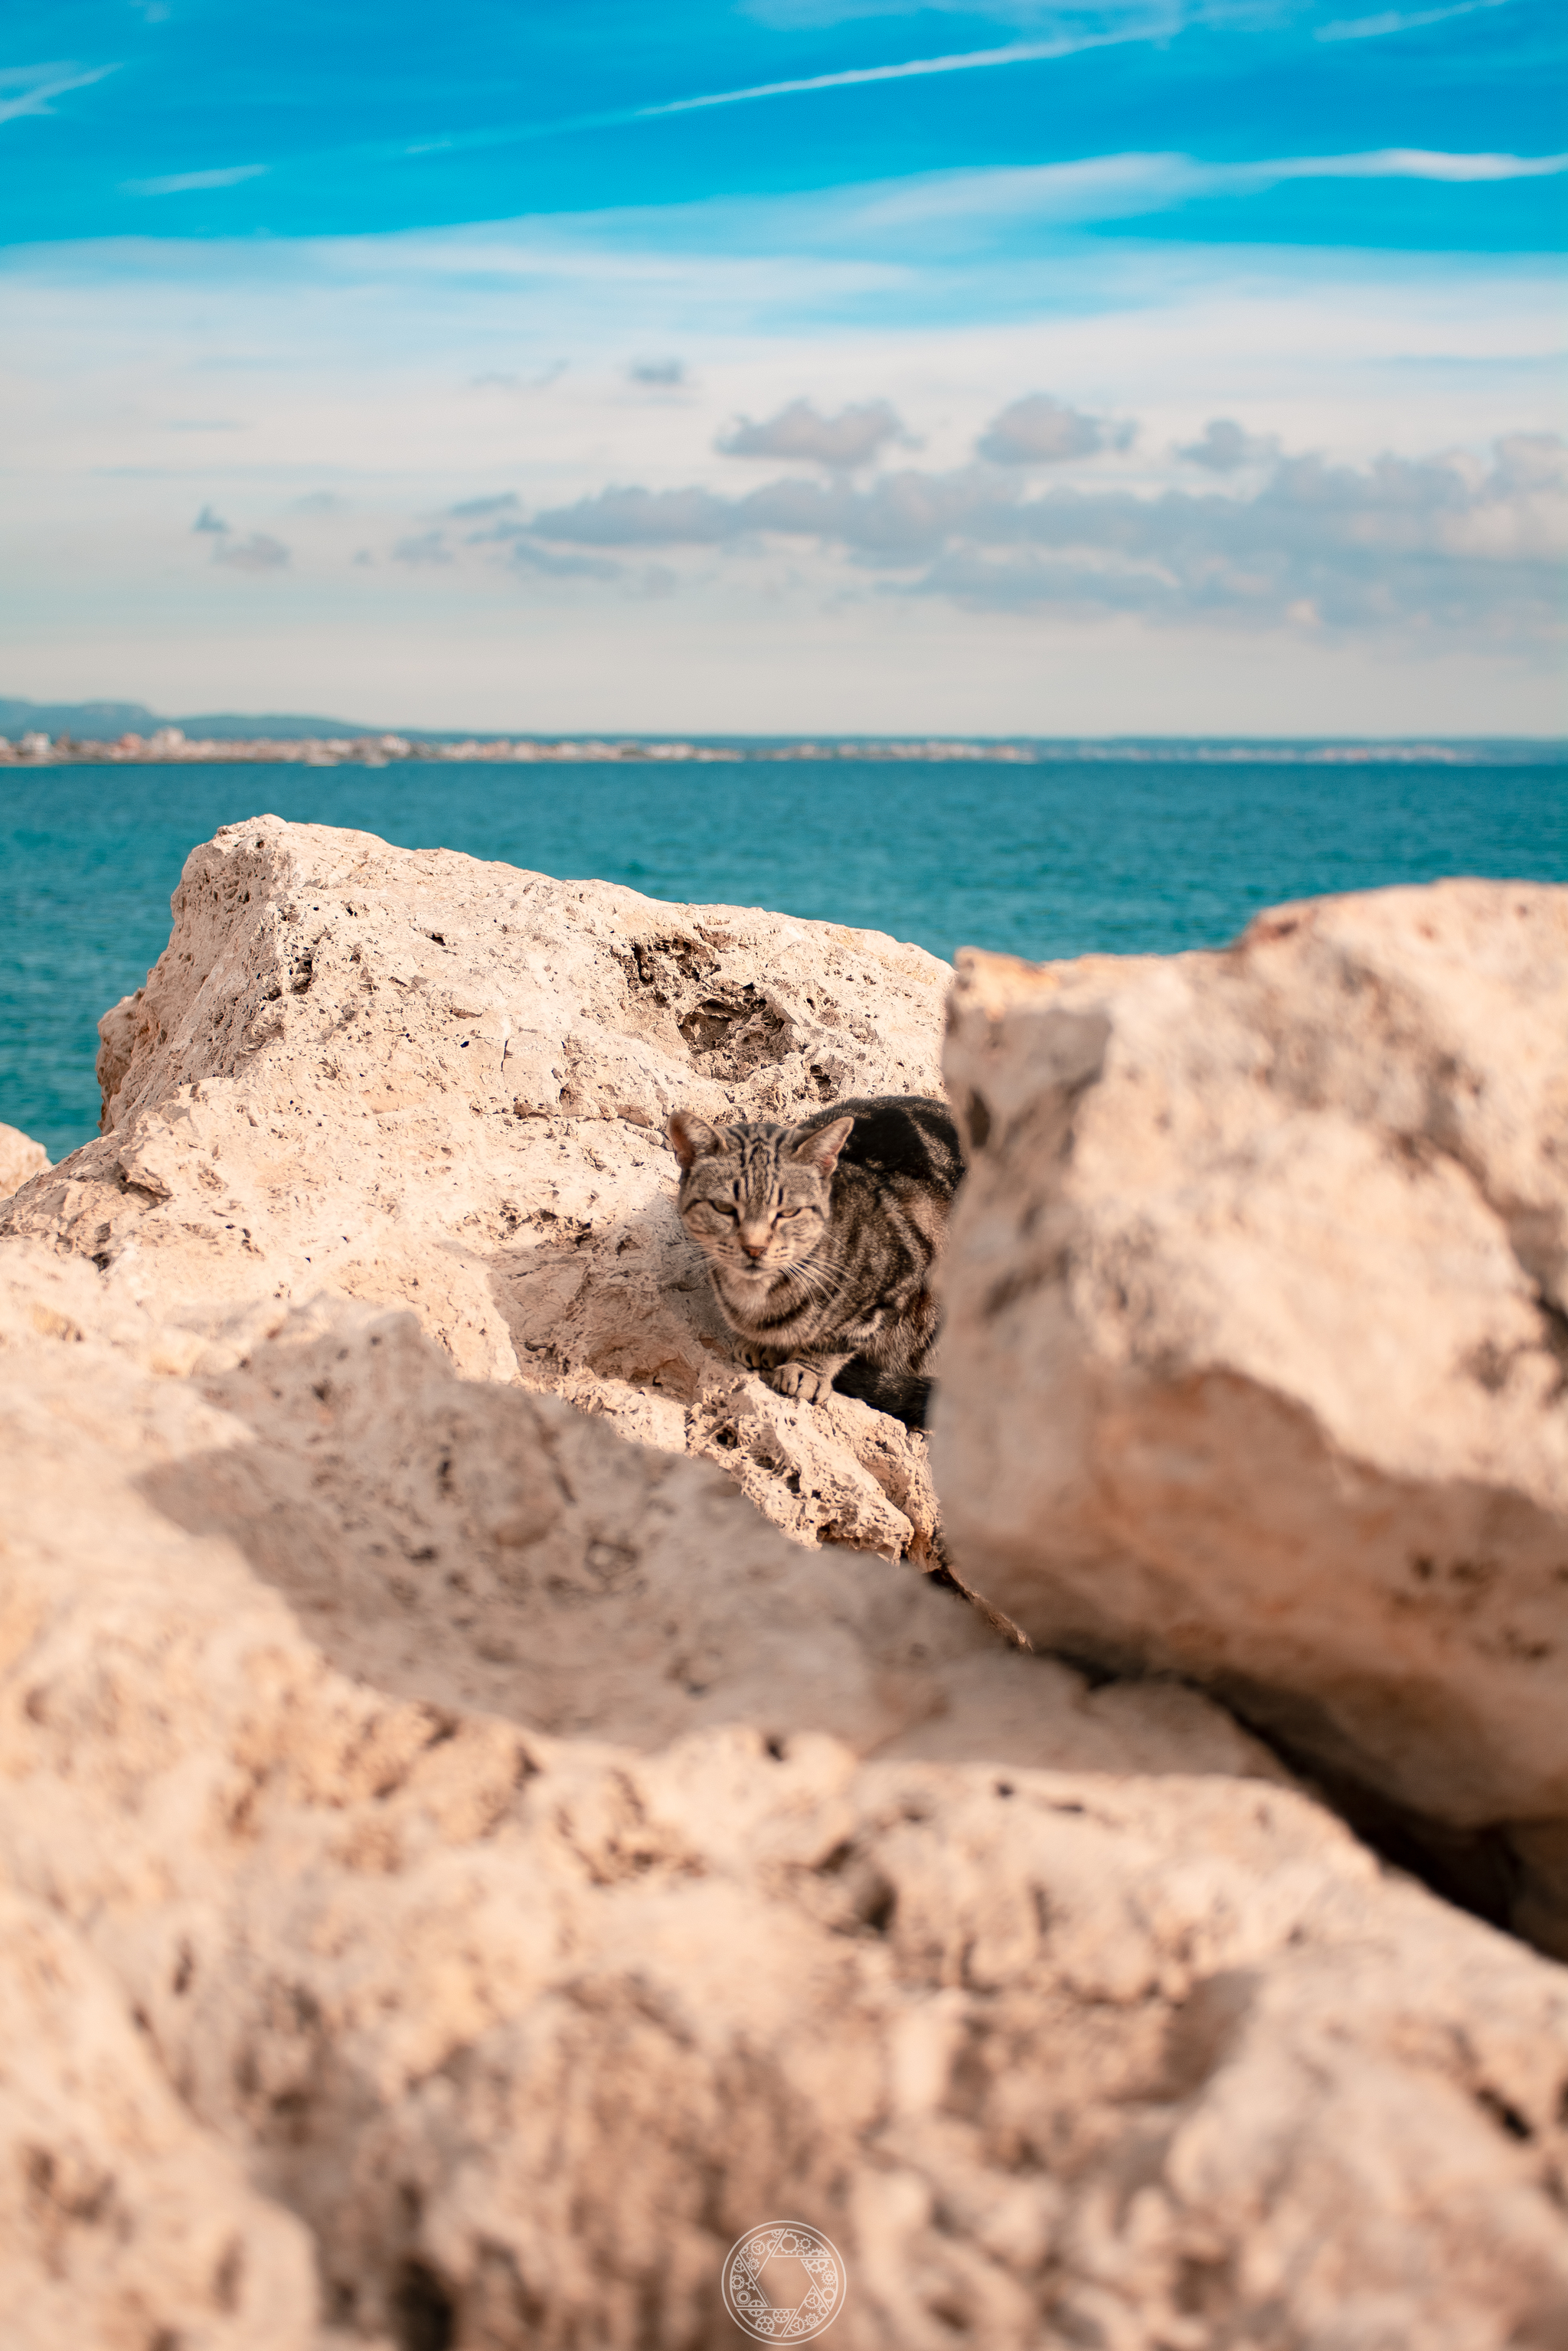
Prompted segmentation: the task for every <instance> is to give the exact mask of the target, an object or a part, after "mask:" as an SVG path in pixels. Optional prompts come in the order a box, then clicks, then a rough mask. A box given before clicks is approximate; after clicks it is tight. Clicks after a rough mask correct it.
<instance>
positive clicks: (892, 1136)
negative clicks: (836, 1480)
mask: <svg viewBox="0 0 1568 2351" xmlns="http://www.w3.org/2000/svg"><path fill="white" fill-rule="evenodd" d="M669 1136H670V1141H671V1143H672V1144H674V1151H675V1155H676V1157H677V1158H678V1159H679V1161H680V1163H681V1184H680V1194H679V1202H678V1205H679V1209H680V1215H681V1221H682V1223H683V1224H684V1225H685V1228H686V1231H687V1232H688V1233H689V1234H690V1236H691V1238H692V1239H693V1240H694V1241H695V1243H696V1244H697V1247H698V1248H699V1249H701V1250H702V1252H703V1255H704V1256H705V1257H706V1259H707V1264H708V1270H709V1272H710V1274H711V1275H712V1278H713V1286H714V1294H715V1296H716V1299H717V1301H718V1305H719V1311H720V1312H721V1313H722V1314H723V1316H724V1319H725V1321H726V1322H727V1323H728V1325H729V1327H730V1329H731V1331H733V1332H734V1333H735V1336H736V1340H737V1346H736V1354H737V1358H738V1360H739V1361H740V1362H741V1363H743V1364H747V1365H748V1366H749V1367H750V1368H751V1369H752V1370H754V1371H759V1372H761V1373H762V1374H763V1375H764V1377H765V1378H766V1379H767V1380H768V1383H769V1384H770V1385H771V1386H773V1387H775V1388H777V1389H778V1390H779V1393H780V1394H781V1395H795V1396H800V1398H801V1399H802V1400H803V1401H804V1402H806V1403H808V1404H815V1403H819V1402H821V1399H822V1398H823V1397H825V1396H827V1395H830V1394H831V1391H832V1390H833V1388H834V1387H835V1386H837V1387H838V1388H839V1390H840V1391H841V1393H843V1394H847V1395H859V1396H861V1397H862V1399H863V1401H864V1402H866V1403H867V1404H870V1405H875V1406H876V1407H877V1408H878V1409H880V1410H882V1411H884V1412H892V1413H894V1414H895V1415H896V1416H898V1418H900V1419H901V1420H904V1421H905V1422H907V1423H908V1424H909V1425H910V1426H914V1427H918V1426H921V1425H922V1423H923V1421H924V1419H925V1403H926V1399H927V1396H928V1395H929V1391H930V1381H929V1378H928V1377H927V1375H926V1370H925V1366H926V1364H927V1362H928V1359H929V1356H930V1353H931V1346H932V1342H933V1341H934V1339H935V1338H936V1301H935V1299H934V1297H933V1295H932V1290H931V1270H932V1267H933V1265H934V1264H935V1262H936V1257H937V1255H938V1253H939V1251H940V1249H941V1247H942V1243H943V1239H944V1237H945V1235H946V1226H947V1213H948V1210H949V1208H950V1207H951V1205H952V1200H953V1195H954V1192H955V1191H956V1188H957V1184H958V1178H959V1176H960V1175H961V1174H962V1172H963V1168H962V1162H961V1160H960V1157H959V1148H958V1134H957V1129H956V1127H955V1125H954V1123H953V1120H952V1118H951V1116H950V1115H949V1113H948V1111H947V1106H946V1103H945V1102H934V1101H932V1100H930V1099H929V1098H928V1097H927V1096H925V1095H924V1094H883V1095H880V1096H878V1097H876V1098H874V1099H869V1100H855V1101H850V1102H833V1103H831V1104H830V1105H829V1106H828V1107H827V1108H826V1109H825V1110H822V1111H820V1112H817V1113H815V1114H814V1115H813V1116H812V1117H810V1118H809V1119H807V1120H806V1121H805V1122H804V1123H802V1124H800V1125H799V1126H773V1125H766V1124H763V1123H744V1124H739V1125H735V1126H713V1125H710V1124H709V1123H708V1122H707V1121H706V1119H703V1118H699V1117H698V1116H697V1115H696V1114H695V1112H692V1111H676V1112H675V1113H674V1115H673V1116H672V1118H671V1120H670V1123H669Z"/></svg>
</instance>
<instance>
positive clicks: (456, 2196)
mask: <svg viewBox="0 0 1568 2351" xmlns="http://www.w3.org/2000/svg"><path fill="white" fill-rule="evenodd" d="M0 1337H3V1340H4V1345H3V1346H0V1447H4V1451H5V1458H6V1460H7V1462H8V1463H9V1464H11V1465H12V1470H11V1477H10V1495H9V1510H8V1515H7V1522H6V1530H5V1532H6V1552H5V1608H4V1612H3V1614H0V1639H3V1647H0V1758H3V1763H4V1770H3V1773H0V1865H3V1869H4V1875H5V1881H6V1887H7V1890H6V1892H5V1896H4V1917H3V1923H4V1926H5V1941H4V1945H3V1946H0V2015H3V2016H4V2018H5V2022H6V2026H7V2031H6V2033H5V2042H4V2048H3V2052H0V2148H4V2150H5V2160H4V2162H3V2163H0V2244H3V2245H4V2246H5V2254H6V2262H5V2269H6V2293H7V2338H6V2339H7V2342H8V2344H16V2346H18V2351H58V2346H61V2345H62V2344H65V2343H70V2344H73V2345H76V2344H80V2345H82V2346H88V2345H93V2346H97V2345H99V2344H103V2345H106V2346H108V2345H116V2346H118V2345H120V2344H122V2343H123V2344H127V2345H133V2346H138V2351H140V2347H141V2346H148V2345H152V2344H153V2343H164V2344H166V2343H169V2342H172V2341H178V2342H179V2343H180V2344H181V2345H182V2346H185V2345H190V2346H201V2351H220V2347H221V2351H242V2346H243V2351H251V2347H252V2346H257V2351H261V2346H265V2351H325V2346H326V2343H327V2341H328V2339H329V2338H328V2336H327V2335H324V2334H321V2333H320V2332H319V2327H320V2325H322V2324H323V2323H324V2322H329V2324H330V2326H331V2329H332V2332H331V2335H330V2341H331V2342H332V2344H334V2345H336V2346H347V2345H348V2344H350V2343H351V2342H365V2341H369V2342H372V2343H377V2344H380V2345H382V2346H389V2345H390V2346H397V2351H428V2346H431V2345H434V2344H440V2343H446V2344H452V2345H454V2346H459V2347H460V2351H537V2346H562V2351H564V2346H569V2345H583V2344H595V2345H602V2346H609V2351H622V2346H624V2351H633V2346H636V2351H707V2346H726V2345H736V2344H738V2343H739V2341H740V2339H741V2338H740V2337H739V2336H738V2335H737V2333H736V2331H735V2330H734V2328H733V2327H732V2326H731V2325H730V2322H729V2321H728V2320H727V2318H726V2317H725V2315H724V2314H723V2311H722V2309H721V2306H720V2304H719V2298H718V2283H719V2274H720V2265H721V2262H722V2259H723V2256H724V2253H725V2252H726V2250H727V2247H728V2245H729V2244H730V2243H731V2242H732V2241H734V2240H735V2239H736V2238H737V2237H738V2236H739V2235H740V2234H741V2233H742V2232H743V2231H745V2230H746V2229H747V2228H749V2227H751V2226H754V2225H756V2223H757V2221H758V2217H759V2216H762V2217H768V2216H772V2215H775V2214H779V2213H785V2214H787V2215H789V2216H791V2217H793V2218H796V2219H799V2220H806V2221H809V2222H811V2223H814V2224H815V2225H817V2226H818V2227H821V2228H822V2229H824V2230H825V2231H827V2232H828V2233H829V2234H830V2235H831V2237H832V2238H833V2240H834V2241H835V2242H836V2243H837V2244H838V2245H839V2247H840V2249H841V2252H842V2253H843V2255H844V2258H845V2261H846V2263H847V2266H848V2273H849V2278H850V2294H849V2300H848V2304H847V2306H846V2308H845V2310H844V2312H843V2314H842V2316H841V2318H840V2319H839V2321H838V2322H837V2324H836V2325H835V2328H834V2340H836V2341H841V2342H842V2343H843V2344H844V2345H845V2346H849V2351H873V2346H874V2351H936V2346H944V2347H945V2346H950V2345H951V2343H952V2342H953V2341H954V2340H955V2339H960V2340H968V2341H971V2342H975V2343H983V2344H985V2345H986V2346H988V2351H1015V2346H1016V2351H1026V2346H1037V2345H1039V2344H1040V2343H1044V2342H1062V2343H1071V2344H1082V2343H1099V2344H1103V2345H1106V2346H1129V2351H1131V2347H1132V2346H1145V2345H1155V2344H1158V2345H1161V2346H1173V2351H1207V2346H1220V2345H1223V2344H1234V2343H1240V2342H1259V2343H1261V2342H1265V2341H1267V2342H1270V2343H1272V2344H1279V2345H1281V2346H1302V2351H1305V2346H1321V2345H1335V2346H1337V2345H1341V2344H1343V2345H1347V2346H1349V2345H1354V2346H1368V2351H1370V2346H1387V2351H1394V2347H1395V2346H1399V2351H1406V2346H1410V2345H1413V2344H1416V2343H1419V2344H1420V2345H1421V2346H1423V2351H1481V2347H1482V2346H1485V2351H1492V2346H1496V2351H1502V2346H1516V2351H1549V2346H1555V2345H1558V2344H1561V2343H1562V2342H1563V2339H1564V2330H1565V2329H1568V2226H1565V2224H1564V2220H1563V2195H1564V2163H1565V2159H1568V2141H1565V2137H1564V2130H1563V2111H1564V2109H1563V2090H1564V2085H1568V1978H1565V1977H1564V1975H1563V1971H1562V1970H1560V1969H1557V1968H1555V1967H1553V1966H1552V1965H1551V1964H1550V1963H1548V1962H1546V1961H1544V1960H1542V1959H1537V1958H1535V1957H1533V1956H1532V1955H1531V1954H1530V1953H1529V1952H1527V1951H1525V1950H1523V1949H1521V1948H1520V1947H1518V1946H1517V1945H1513V1944H1511V1943H1510V1942H1508V1941H1507V1940H1506V1939H1505V1938H1502V1937H1500V1936H1499V1935H1497V1934H1496V1933H1494V1932H1493V1931H1492V1930H1490V1928H1485V1927H1483V1926H1480V1925H1479V1924H1477V1923H1476V1922H1475V1921H1473V1920H1471V1919H1469V1918H1466V1917H1462V1916H1460V1915H1458V1914H1457V1913H1455V1912H1452V1911H1450V1910H1448V1909H1447V1908H1446V1907H1444V1906H1443V1905H1441V1904H1440V1903H1438V1902H1437V1901H1436V1900H1435V1899H1434V1898H1433V1897H1432V1896H1429V1895H1427V1894H1426V1893H1424V1892H1423V1891H1421V1890H1420V1889H1419V1888H1418V1887H1416V1886H1414V1885H1412V1884H1410V1883H1408V1882H1404V1881H1399V1880H1396V1879H1393V1878H1390V1877H1389V1876H1386V1875H1385V1872H1384V1871H1383V1870H1382V1869H1381V1867H1380V1866H1379V1865H1378V1864H1377V1863H1376V1862H1375V1860H1374V1859H1373V1857H1372V1856H1371V1855H1369V1854H1368V1853H1367V1852H1366V1851H1365V1850H1364V1848H1363V1847H1362V1846H1360V1845H1359V1844H1356V1843H1355V1841H1354V1839H1353V1838H1352V1837H1351V1835H1350V1834H1349V1833H1348V1832H1347V1831H1346V1830H1344V1829H1343V1827H1342V1826H1341V1825H1340V1824H1339V1823H1337V1822H1335V1821H1334V1820H1333V1819H1332V1818H1331V1817H1330V1816H1329V1815H1328V1814H1327V1813H1324V1812H1323V1811H1322V1808H1321V1807H1319V1806H1317V1805H1315V1804H1313V1803H1312V1802H1310V1801H1308V1800H1307V1799H1306V1798H1304V1797H1302V1796H1301V1795H1299V1794H1297V1793H1295V1792H1293V1791H1292V1790H1291V1788H1289V1787H1288V1786H1286V1785H1283V1784H1281V1781H1280V1775H1279V1773H1278V1771H1277V1770H1276V1769H1275V1768H1274V1767H1273V1766H1272V1765H1271V1764H1270V1762H1269V1761H1268V1760H1267V1758H1265V1757H1264V1756H1263V1755H1262V1754H1261V1753H1260V1750H1256V1749H1252V1748H1249V1745H1248V1743H1247V1742H1246V1741H1245V1740H1243V1739H1242V1738H1241V1737H1240V1736H1239V1734H1238V1733H1237V1732H1236V1731H1235V1730H1234V1729H1232V1728H1231V1726H1230V1725H1229V1724H1228V1722H1226V1720H1225V1719H1224V1718H1223V1717H1221V1716H1219V1715H1218V1714H1217V1713H1215V1712H1214V1711H1213V1710H1212V1709H1210V1708H1207V1707H1206V1706H1205V1704H1204V1703H1203V1701H1202V1700H1200V1699H1198V1698H1194V1697H1191V1696H1189V1695H1185V1694H1182V1693H1179V1692H1176V1691H1166V1693H1164V1694H1163V1698H1162V1694H1161V1693H1160V1692H1158V1691H1155V1690H1146V1689H1136V1688H1134V1689H1123V1690H1120V1691H1118V1690H1116V1689H1114V1688H1108V1689H1103V1690H1101V1691H1099V1692H1097V1693H1094V1694H1091V1693H1090V1692H1089V1691H1088V1690H1087V1688H1086V1687H1085V1686H1084V1685H1083V1683H1082V1681H1081V1680H1080V1678H1079V1677H1077V1676H1075V1675H1073V1674H1071V1672H1069V1671H1068V1670H1067V1669H1065V1668H1063V1667H1058V1666H1052V1665H1050V1664H1048V1663H1047V1662H1045V1661H1043V1660H1040V1659H1038V1658H1031V1657H1028V1656H1020V1655H1019V1654H1018V1653H1017V1652H1016V1651H1012V1650H1009V1649H1008V1648H1006V1647H1004V1646H1001V1645H1000V1644H999V1643H997V1642H996V1641H994V1640H993V1639H992V1638H991V1637H990V1636H988V1635H987V1634H986V1633H985V1631H984V1628H983V1627H982V1626H980V1625H979V1624H978V1623H977V1619H976V1618H975V1616H974V1615H973V1614H972V1612H969V1611H967V1610H966V1609H965V1608H964V1607H963V1605H962V1604H961V1603H959V1602H958V1601H956V1599H954V1598H953V1597H952V1596H950V1595H948V1594H945V1593H940V1592H937V1591H935V1590H933V1589H932V1587H931V1586H930V1584H929V1583H927V1582H926V1581H925V1579H924V1578H921V1577H919V1576H917V1575H915V1574H913V1573H911V1572H910V1571H909V1569H908V1568H907V1567H900V1566H897V1565H895V1564H893V1563H890V1562H883V1561H882V1560H879V1559H876V1558H873V1557H868V1556H865V1555H863V1554H856V1553H853V1552H841V1551H839V1552H821V1553H812V1552H808V1551H806V1550H804V1549H803V1548H801V1547H800V1546H799V1545H797V1544H793V1543H790V1542H789V1541H786V1540H785V1539H784V1538H783V1537H782V1536H781V1535H780V1534H779V1532H778V1531H776V1530H774V1529H772V1528H770V1527H768V1525H766V1524H765V1523H764V1522H763V1521H762V1520H760V1519H758V1517H757V1515H756V1514H755V1512H754V1511H753V1510H752V1509H751V1507H750V1505H749V1504H748V1503H747V1501H746V1500H745V1499H743V1498H742V1497H741V1496H739V1495H737V1493H736V1492H735V1491H734V1490H733V1489H732V1488H730V1487H729V1486H727V1484H726V1483H725V1482H724V1480H723V1479H721V1478H720V1477H719V1476H718V1475H717V1474H716V1472H715V1471H714V1470H712V1469H711V1468H708V1467H706V1465H704V1464H700V1463H695V1462H682V1461H678V1460H672V1459H671V1458H669V1457H668V1456H660V1455H658V1454H655V1453H649V1452H646V1451H643V1450H640V1449H637V1448H633V1447H628V1446H627V1445H626V1444H625V1443H624V1442H623V1441H622V1440H621V1439H619V1438H618V1437H616V1436H615V1435H614V1433H613V1432H612V1429H610V1428H609V1427H608V1426H604V1425H602V1424H601V1423H596V1422H594V1421H593V1420H586V1419H584V1418H582V1417H581V1416H579V1415H577V1414H575V1413H573V1412H572V1411H571V1409H570V1407H569V1406H567V1405H564V1404H562V1403H561V1402H560V1401H559V1400H558V1399H556V1398H553V1397H539V1396H529V1395H524V1394H521V1393H519V1392H517V1390H516V1389H512V1390H509V1391H508V1390H505V1389H499V1388H495V1387H489V1388H486V1387H483V1386H476V1385H474V1384H465V1383H463V1382H460V1381H458V1380H457V1379H455V1377H454V1375H453V1374H452V1372H451V1370H450V1368H449V1366H448V1365H447V1364H445V1363H444V1360H443V1358H442V1357H441V1355H440V1354H439V1353H438V1352H437V1351H436V1350H435V1349H434V1347H433V1346H432V1345H431V1344H430V1343H428V1342H426V1341H424V1340H423V1339H422V1338H420V1337H419V1335H418V1334H417V1332H416V1331H415V1329H414V1328H413V1324H412V1322H411V1320H410V1319H409V1318H406V1317H401V1316H397V1315H385V1314H382V1315H377V1314H375V1313H373V1312H370V1311H366V1310H364V1309H362V1308H356V1307H351V1306H350V1307H347V1308H345V1307H342V1306H333V1305H332V1304H330V1303H329V1302H327V1301H321V1302H319V1303H318V1304H316V1305H314V1306H311V1307H308V1308H306V1309H303V1310H301V1309H298V1308H297V1309H292V1310H290V1309H286V1308H281V1307H279V1308H275V1309H273V1310H272V1311H270V1312H269V1313H266V1312H264V1313H262V1314H261V1315H259V1316H256V1315H241V1316H240V1317H238V1318H234V1319H230V1320H228V1321H227V1322H226V1323H225V1320H224V1318H223V1317H221V1316H214V1318H213V1321H212V1324H211V1327H210V1328H209V1330H208V1331H207V1332H199V1331H196V1330H195V1329H193V1327H190V1326H189V1325H187V1326H184V1327H171V1326H168V1325H163V1324H160V1323H158V1322H155V1321H154V1320H153V1319H152V1318H151V1317H150V1316H148V1315H146V1314H145V1313H144V1312H142V1311H141V1310H139V1309H137V1308H135V1307H134V1306H133V1305H131V1304H130V1303H128V1302H126V1301H116V1300H115V1299H114V1298H113V1296H112V1293H110V1297H109V1299H108V1301H107V1302H106V1300H105V1295H104V1290H103V1285H102V1284H101V1281H100V1279H99V1277H98V1276H97V1275H96V1274H94V1273H93V1272H92V1271H90V1270H89V1269H88V1268H86V1267H83V1266H81V1265H79V1264H72V1263H70V1262H68V1261H62V1260H61V1259H58V1258H55V1257H50V1256H48V1255H47V1253H45V1252H43V1251H40V1250H38V1249H34V1248H31V1247H28V1246H26V1245H24V1246H21V1247H18V1246H16V1245H15V1244H14V1245H12V1246H11V1247H10V1248H9V1249H5V1250H0ZM507 1642H511V1643H514V1644H515V1645H516V1648H517V1655H516V1656H515V1657H514V1658H512V1659H511V1660H510V1661H509V1666H508V1661H507V1660H505V1659H503V1658H502V1656H500V1655H499V1651H500V1650H501V1648H502V1646H503V1644H504V1643H507ZM476 1695H479V1696H482V1697H484V1698H486V1700H487V1701H488V1703H487V1705H486V1707H485V1708H480V1707H478V1706H476V1705H474V1704H472V1703H470V1702H469V1701H470V1700H471V1699H472V1698H474V1697H475V1696H476ZM541 1716H542V1717H543V1718H544V1719H546V1720H547V1721H548V1722H549V1723H550V1724H551V1725H553V1726H556V1727H557V1728H556V1729H555V1732H554V1735H552V1732H551V1730H550V1729H544V1728H540V1727H537V1726H538V1722H539V1719H540V1717H541ZM567 1732H570V1734H571V1735H570V1736H569V1735H565V1734H566V1733H567ZM934 1757H940V1759H941V1760H932V1759H933V1758H934ZM313 2270H314V2272H315V2274H314V2275H313V2274H312V2271H313Z"/></svg>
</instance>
